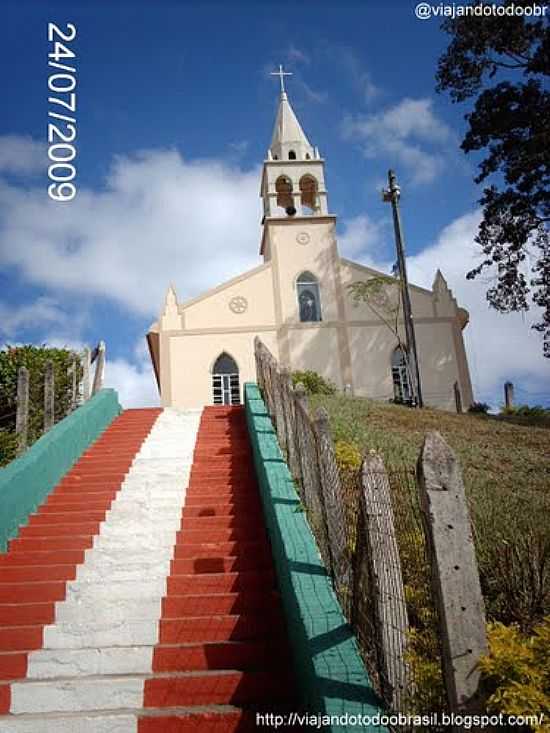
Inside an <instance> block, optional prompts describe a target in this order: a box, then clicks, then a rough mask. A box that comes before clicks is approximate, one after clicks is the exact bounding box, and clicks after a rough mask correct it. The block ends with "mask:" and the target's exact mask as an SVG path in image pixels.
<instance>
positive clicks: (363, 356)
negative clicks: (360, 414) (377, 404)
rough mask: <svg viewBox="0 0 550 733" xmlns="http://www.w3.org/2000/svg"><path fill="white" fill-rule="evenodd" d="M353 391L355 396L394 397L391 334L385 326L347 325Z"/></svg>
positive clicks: (393, 338) (394, 343)
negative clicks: (348, 326)
mask: <svg viewBox="0 0 550 733" xmlns="http://www.w3.org/2000/svg"><path fill="white" fill-rule="evenodd" d="M348 332H349V340H350V350H351V364H352V374H353V393H354V395H356V396H358V397H371V398H373V399H389V398H390V397H393V382H392V376H391V355H392V353H393V350H394V349H395V347H396V341H395V337H394V335H393V334H392V333H391V332H390V330H389V329H388V328H387V327H386V326H384V325H380V326H351V327H350V328H349V329H348Z"/></svg>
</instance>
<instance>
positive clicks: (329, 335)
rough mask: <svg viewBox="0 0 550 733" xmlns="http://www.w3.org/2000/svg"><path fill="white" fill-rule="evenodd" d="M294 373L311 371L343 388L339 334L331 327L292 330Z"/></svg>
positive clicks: (289, 336) (291, 357)
mask: <svg viewBox="0 0 550 733" xmlns="http://www.w3.org/2000/svg"><path fill="white" fill-rule="evenodd" d="M288 340H289V346H290V363H291V369H292V371H304V370H308V369H311V370H313V371H315V372H318V373H319V374H321V375H322V376H323V377H325V378H326V379H330V380H331V381H332V382H334V383H335V384H336V386H337V387H338V388H339V389H342V388H343V386H344V385H343V380H342V377H341V373H340V357H339V348H338V334H337V330H336V328H331V327H330V326H302V327H300V328H290V330H289V333H288Z"/></svg>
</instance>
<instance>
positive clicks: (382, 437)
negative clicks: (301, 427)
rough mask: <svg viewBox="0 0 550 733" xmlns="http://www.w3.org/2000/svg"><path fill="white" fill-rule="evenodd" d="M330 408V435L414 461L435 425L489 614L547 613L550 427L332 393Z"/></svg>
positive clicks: (388, 457) (326, 402)
mask: <svg viewBox="0 0 550 733" xmlns="http://www.w3.org/2000/svg"><path fill="white" fill-rule="evenodd" d="M311 403H312V406H313V407H316V406H318V405H323V406H324V407H326V408H327V410H328V412H329V415H330V421H331V427H332V432H333V436H334V439H335V440H345V441H348V442H351V443H354V444H355V445H356V446H357V447H358V448H359V449H360V450H361V451H362V452H364V451H365V450H368V449H373V448H374V449H375V450H377V451H379V452H380V453H381V454H382V456H383V457H384V459H385V461H386V465H387V466H389V467H391V466H402V465H403V464H405V465H408V466H414V465H415V463H416V459H417V456H418V452H419V450H420V447H421V445H422V441H423V438H424V435H425V434H426V433H427V432H428V431H429V430H439V431H440V432H441V433H442V435H443V436H444V438H445V439H446V440H447V442H448V443H449V445H450V446H451V447H452V448H453V449H454V450H455V452H456V453H457V455H458V457H459V459H460V462H461V465H462V468H463V475H464V481H465V485H466V491H467V495H468V500H469V502H470V510H471V517H472V523H473V527H474V535H475V541H476V551H477V556H478V562H479V566H480V574H481V580H482V586H483V591H484V595H485V600H486V604H487V610H488V615H489V617H490V618H493V619H498V620H501V621H503V622H505V623H510V622H518V623H519V624H520V625H521V626H522V627H523V628H530V627H531V625H532V624H533V622H534V621H536V620H537V619H539V618H540V617H541V616H543V615H544V614H548V613H550V433H549V431H548V429H545V428H537V427H529V426H520V425H514V424H507V423H504V422H501V421H498V420H494V419H491V418H487V417H481V416H473V415H456V414H451V413H446V412H442V411H439V410H432V409H425V410H411V409H409V408H406V407H400V406H397V405H391V404H385V403H380V402H373V401H370V400H365V399H353V398H349V397H343V396H341V395H337V396H320V395H318V396H315V397H313V398H311Z"/></svg>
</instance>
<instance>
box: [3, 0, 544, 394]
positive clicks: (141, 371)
mask: <svg viewBox="0 0 550 733" xmlns="http://www.w3.org/2000/svg"><path fill="white" fill-rule="evenodd" d="M3 20H4V28H5V29H9V32H6V33H5V37H4V39H3V44H2V50H1V52H0V53H1V55H2V66H3V68H4V69H7V70H8V72H7V74H6V78H7V80H8V85H7V88H6V87H5V88H4V105H3V113H2V118H1V122H0V258H1V259H0V266H1V271H0V340H2V341H8V342H15V341H19V342H23V341H24V342H27V341H34V342H41V341H48V342H50V343H56V344H69V345H77V346H78V345H81V344H83V343H94V342H97V340H98V339H99V338H103V339H105V340H106V342H107V348H108V360H109V363H110V371H109V372H108V378H109V379H110V381H111V383H112V384H114V385H115V386H117V388H118V389H119V390H120V392H121V394H122V396H123V399H124V401H125V402H126V404H128V405H130V404H143V403H145V404H150V403H152V400H153V399H154V398H155V395H154V392H155V390H154V384H153V380H152V377H151V374H150V368H149V364H148V360H147V355H146V353H145V350H144V346H145V342H144V333H145V332H146V330H147V327H148V325H149V324H150V323H151V321H152V320H153V319H154V318H155V317H156V315H157V314H158V311H159V309H160V305H161V302H162V298H163V293H164V291H165V289H166V287H167V285H168V283H169V282H170V281H173V282H174V284H175V286H176V289H177V292H178V296H179V298H180V299H185V298H186V297H191V296H193V295H195V294H197V293H198V292H201V291H202V290H204V289H205V288H206V287H210V286H213V285H216V284H218V283H219V282H221V281H223V280H224V279H226V278H228V277H230V276H233V275H235V274H237V273H239V272H241V271H243V270H244V269H247V268H250V267H253V266H255V265H256V264H258V263H259V259H258V245H259V238H260V209H259V205H260V202H259V198H258V189H259V183H260V178H259V176H260V166H261V162H262V160H263V158H264V156H265V152H266V149H267V147H268V144H269V141H270V137H271V131H272V126H273V122H274V117H275V111H276V103H277V97H278V80H277V79H276V78H274V77H270V76H269V72H270V71H271V70H273V69H274V68H275V67H276V66H277V65H278V64H279V63H283V64H284V65H285V67H287V68H288V69H289V70H290V71H292V72H293V74H294V75H293V76H292V77H291V78H290V81H288V82H287V88H288V92H289V96H290V99H291V102H292V104H293V107H294V109H295V112H296V114H297V115H298V117H299V119H300V121H301V123H302V126H303V128H304V129H305V131H306V134H307V135H308V137H309V139H310V141H311V142H312V144H314V145H317V146H318V147H319V149H320V151H321V154H322V155H323V157H324V158H325V159H326V161H327V171H326V177H327V187H328V193H329V208H330V210H331V212H332V213H334V214H336V215H338V217H339V223H338V231H339V234H340V240H339V246H340V250H341V253H342V254H345V255H346V256H350V257H353V258H354V259H357V260H359V261H362V262H365V263H368V264H373V265H376V266H379V267H381V268H387V267H388V265H389V264H391V262H392V261H393V259H394V256H393V235H392V229H391V218H390V211H389V208H388V207H387V205H386V204H383V203H382V201H381V198H380V194H379V191H380V188H381V187H382V186H383V185H384V183H385V179H386V175H387V170H388V168H389V167H394V168H395V169H396V170H397V173H398V177H399V180H400V182H401V184H402V189H403V196H402V215H403V222H404V227H405V235H406V242H407V250H408V254H409V256H410V270H411V272H410V275H411V279H412V280H413V281H416V282H417V283H418V284H421V285H425V286H428V287H429V286H430V285H431V282H432V280H433V276H434V274H435V271H436V269H437V267H440V268H441V269H442V270H443V272H444V274H445V275H446V277H447V279H448V281H449V284H450V286H451V287H452V288H453V291H454V293H455V295H456V296H457V298H458V300H459V302H460V304H462V305H465V306H466V307H467V308H468V309H469V310H470V312H471V326H470V327H468V334H467V337H466V342H467V348H468V352H469V357H470V367H471V371H472V377H473V381H474V388H475V391H476V397H477V398H478V399H480V400H486V401H490V402H492V403H493V404H497V403H498V402H500V401H501V392H502V383H503V382H504V381H505V380H506V379H511V380H512V381H514V383H515V384H516V385H517V387H518V388H519V390H520V391H523V393H524V394H523V401H530V402H545V403H547V402H548V401H549V400H548V399H547V398H545V392H547V389H546V387H547V385H548V361H547V360H544V359H543V358H542V356H541V355H540V352H541V348H540V340H539V336H538V335H537V334H535V333H533V332H532V331H530V329H529V322H530V320H532V318H531V316H527V317H525V318H524V317H523V316H520V315H515V316H499V315H498V314H496V313H494V312H491V311H489V309H488V308H487V306H486V304H485V302H484V298H483V289H484V284H483V283H482V282H477V281H476V282H475V283H471V282H466V281H465V279H464V272H465V271H466V270H467V269H470V267H471V266H472V263H474V262H475V260H474V259H472V258H473V257H474V256H475V253H476V250H475V247H474V246H473V243H472V238H473V236H474V235H475V230H476V226H477V221H478V218H479V213H478V210H477V209H478V207H477V204H476V200H477V198H479V195H480V191H479V190H478V188H477V187H476V186H475V184H473V182H472V179H473V176H474V173H475V163H476V161H475V159H473V158H471V157H466V156H465V155H464V154H463V153H462V152H461V151H460V149H459V144H460V140H461V139H462V134H463V131H464V129H465V123H464V119H463V115H464V113H465V111H466V108H465V107H463V106H457V105H452V104H451V103H450V101H449V99H448V98H447V97H444V96H440V95H437V94H436V93H435V81H434V75H435V68H436V63H437V58H438V57H439V55H440V54H441V52H442V51H443V50H444V49H445V47H446V44H447V37H446V36H445V34H443V33H442V32H441V31H440V29H439V21H438V20H436V19H431V20H423V21H422V20H418V19H417V18H416V17H415V15H414V2H405V1H397V2H391V3H387V2H386V3H383V2H380V3H376V2H364V1H363V2H349V3H345V2H344V3H342V2H338V3H336V2H335V0H334V1H332V2H309V1H304V2H301V3H296V2H278V3H271V2H252V0H251V1H244V0H234V1H233V2H232V3H223V4H222V3H220V4H213V3H209V2H183V1H181V2H166V1H165V0H160V1H159V2H147V3H145V2H142V3H140V2H132V3H126V2H97V1H96V2H91V1H90V2H83V1H81V0H80V1H79V0H72V1H71V2H64V3H63V2H60V3H54V2H36V3H35V2H29V1H28V0H20V1H19V2H17V3H12V2H7V3H4V5H3ZM48 21H52V22H56V23H58V24H59V25H60V27H63V26H64V24H65V23H67V22H71V23H74V24H75V25H76V27H77V31H78V36H77V39H76V41H75V42H74V43H73V44H72V45H73V47H74V50H75V51H76V54H77V57H76V67H77V76H78V86H77V122H78V137H77V151H78V155H77V159H76V165H77V169H78V176H77V186H78V191H79V192H78V195H77V198H76V199H75V200H74V201H72V202H70V203H55V202H52V201H49V200H48V198H47V194H46V189H47V183H48V181H47V177H46V170H47V161H46V158H45V149H46V123H47V111H48V103H47V96H48V95H47V87H46V81H47V75H48V71H49V70H48V67H47V53H48V51H49V50H50V49H49V48H48V45H49V44H48V43H47V23H48ZM68 63H70V62H68ZM228 227H229V228H230V229H231V233H230V234H229V235H228V234H227V230H228Z"/></svg>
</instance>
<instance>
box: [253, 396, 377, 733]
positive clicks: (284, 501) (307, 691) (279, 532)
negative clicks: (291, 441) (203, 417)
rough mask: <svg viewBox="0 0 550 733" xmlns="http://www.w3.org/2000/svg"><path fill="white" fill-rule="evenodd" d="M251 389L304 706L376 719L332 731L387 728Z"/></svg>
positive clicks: (258, 456)
mask: <svg viewBox="0 0 550 733" xmlns="http://www.w3.org/2000/svg"><path fill="white" fill-rule="evenodd" d="M244 391H245V408H246V418H247V423H248V430H249V434H250V439H251V443H252V450H253V453H254V464H255V468H256V473H257V477H258V482H259V485H260V491H261V496H262V503H263V507H264V515H265V520H266V524H267V529H268V532H269V537H270V540H271V546H272V551H273V559H274V563H275V569H276V573H277V579H278V582H279V589H280V592H281V596H282V602H283V606H284V610H285V615H286V620H287V627H288V633H289V636H290V643H291V647H292V652H293V658H294V665H295V674H296V678H297V680H296V681H297V684H298V685H299V687H300V693H301V697H302V702H303V704H304V707H305V709H306V710H308V711H310V712H312V713H316V714H320V715H324V716H331V715H332V716H343V715H345V714H348V716H357V715H361V716H371V718H372V717H374V719H375V720H374V722H373V723H370V724H368V723H367V724H365V720H363V725H358V724H357V723H356V722H355V721H350V724H348V725H346V724H345V721H344V724H343V725H338V724H336V723H328V724H327V725H325V726H324V727H323V730H326V731H357V730H366V731H387V728H386V727H384V726H381V725H379V724H377V722H376V718H377V717H378V716H380V715H381V714H383V713H384V711H383V709H382V708H381V703H380V701H379V699H378V698H377V696H376V693H375V692H374V690H373V688H372V685H371V683H370V680H369V677H368V674H367V672H366V670H365V667H364V665H363V662H362V660H361V657H360V655H359V649H358V646H357V641H356V638H355V636H354V635H353V632H352V630H351V628H350V626H349V624H347V622H346V620H345V618H344V616H343V614H342V610H341V608H340V605H339V603H338V600H337V599H336V596H335V594H334V591H333V589H332V584H331V581H330V578H329V577H328V575H327V572H326V570H325V567H324V565H323V562H322V560H321V557H320V555H319V552H318V550H317V545H316V543H315V539H314V537H313V535H312V533H311V530H310V528H309V524H308V523H307V519H306V516H305V514H304V512H303V511H301V505H300V501H299V498H298V495H297V493H296V489H295V487H294V482H293V480H292V477H291V475H290V472H289V470H288V467H287V465H286V463H285V461H284V459H283V456H282V454H281V451H280V448H279V444H278V442H277V437H276V435H275V431H274V429H273V426H272V424H271V420H270V418H269V415H268V413H267V410H266V407H265V404H264V402H263V400H262V397H261V394H260V391H259V389H258V387H257V385H255V384H246V385H245V389H244ZM304 729H305V728H304Z"/></svg>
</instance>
